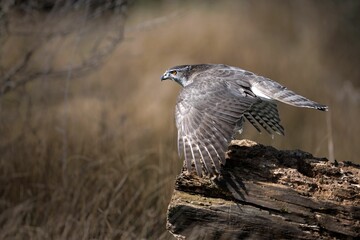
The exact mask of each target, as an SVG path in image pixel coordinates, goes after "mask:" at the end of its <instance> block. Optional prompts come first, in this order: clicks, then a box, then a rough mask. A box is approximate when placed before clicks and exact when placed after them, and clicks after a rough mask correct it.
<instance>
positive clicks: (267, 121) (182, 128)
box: [161, 64, 327, 176]
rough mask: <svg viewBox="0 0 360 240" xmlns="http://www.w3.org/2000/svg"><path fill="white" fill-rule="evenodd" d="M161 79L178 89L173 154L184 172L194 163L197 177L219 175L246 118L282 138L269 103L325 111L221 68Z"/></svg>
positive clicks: (179, 71)
mask: <svg viewBox="0 0 360 240" xmlns="http://www.w3.org/2000/svg"><path fill="white" fill-rule="evenodd" d="M166 79H171V80H174V81H176V82H177V83H179V84H180V85H181V86H182V87H183V89H182V91H181V92H180V94H179V96H178V100H177V104H176V109H175V118H176V126H177V129H178V151H179V156H181V155H182V154H183V155H184V158H185V164H186V167H187V169H188V171H191V170H192V168H193V167H192V165H193V164H194V167H195V170H196V172H197V174H198V175H199V176H202V174H203V172H205V173H206V174H210V175H215V174H218V173H220V168H221V164H223V165H224V164H225V151H226V149H227V146H228V144H229V142H230V140H231V138H232V137H233V135H234V133H235V132H236V131H242V126H243V122H244V120H245V119H246V120H248V121H249V122H250V123H251V124H252V125H253V126H254V127H255V128H256V129H257V130H258V131H261V128H263V129H265V130H266V131H267V132H268V133H269V134H273V133H277V134H280V135H283V134H284V128H283V127H282V126H281V124H280V117H279V113H278V110H277V105H276V103H275V101H274V100H277V101H280V102H283V103H286V104H290V105H293V106H297V107H307V108H314V109H318V110H322V111H327V106H325V105H322V104H319V103H316V102H314V101H311V100H309V99H307V98H305V97H302V96H300V95H298V94H296V93H294V92H293V91H291V90H288V89H287V88H286V87H284V86H282V85H280V84H279V83H277V82H275V81H272V80H270V79H268V78H265V77H261V76H257V75H255V74H254V73H251V72H248V71H245V70H243V69H240V68H236V67H231V66H227V65H223V64H198V65H182V66H176V67H173V68H170V69H169V70H167V71H166V72H165V73H164V75H163V76H162V77H161V80H166Z"/></svg>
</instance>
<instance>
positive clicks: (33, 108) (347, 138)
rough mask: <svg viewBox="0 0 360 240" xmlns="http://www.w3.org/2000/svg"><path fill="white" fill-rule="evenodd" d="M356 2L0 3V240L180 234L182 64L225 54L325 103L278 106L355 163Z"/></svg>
mask: <svg viewBox="0 0 360 240" xmlns="http://www.w3.org/2000/svg"><path fill="white" fill-rule="evenodd" d="M359 56H360V2H359V1H355V0H354V1H351V0H345V1H338V0H328V1H309V0H306V1H302V0H301V1H300V0H294V1H280V0H278V1H277V0H276V1H266V0H259V1H250V0H241V1H221V2H220V1H176V0H172V1H170V0H168V1H165V0H163V1H130V2H128V1H125V0H123V1H122V0H117V1H95V0H86V1H85V0H82V1H81V0H79V1H70V0H68V1H66V0H61V1H60V0H59V1H45V0H43V1H41V0H37V1H36V0H32V1H1V3H0V239H54V238H56V239H172V236H171V235H170V234H169V233H167V231H166V229H165V223H166V210H167V205H168V203H169V201H170V197H171V194H172V191H173V187H174V180H175V177H176V175H177V174H178V173H180V171H181V167H182V160H181V159H179V157H178V155H177V149H176V134H177V131H176V127H175V123H174V108H175V102H176V97H177V94H178V92H179V90H180V86H178V85H177V84H175V83H173V82H170V81H166V82H162V83H161V82H160V76H161V75H162V74H163V72H164V71H165V70H166V69H167V68H169V67H172V66H174V65H180V64H195V63H224V64H229V65H233V66H238V67H241V68H243V69H246V70H249V71H252V72H255V73H257V74H260V75H263V76H266V77H269V78H271V79H273V80H276V81H278V82H280V83H281V84H283V85H285V86H287V87H288V88H290V89H292V90H294V91H295V92H297V93H300V94H301V95H304V96H306V97H308V98H310V99H312V100H315V101H317V102H320V103H323V104H327V105H328V106H329V108H330V111H329V112H326V113H325V112H319V111H314V110H309V109H298V108H294V107H290V106H284V105H282V104H279V111H280V116H281V119H282V124H283V126H284V127H285V136H275V137H274V138H272V137H271V136H269V135H267V134H266V133H262V134H258V133H257V132H256V130H255V129H254V128H253V127H252V126H251V125H249V124H247V125H245V129H244V133H243V136H242V137H243V138H248V139H251V140H254V141H257V142H259V143H262V144H266V145H272V146H274V147H276V148H279V149H302V150H304V151H308V152H310V153H312V154H313V155H315V156H318V157H327V158H330V159H331V158H335V159H337V160H339V161H353V162H357V163H360V159H359V157H358V156H359V155H360V148H359V146H360V138H359V136H360V126H359V123H358V122H359V119H360V67H359V66H360V57H359Z"/></svg>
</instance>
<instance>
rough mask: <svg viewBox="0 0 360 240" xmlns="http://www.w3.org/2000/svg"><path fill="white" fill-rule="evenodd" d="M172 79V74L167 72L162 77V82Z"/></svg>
mask: <svg viewBox="0 0 360 240" xmlns="http://www.w3.org/2000/svg"><path fill="white" fill-rule="evenodd" d="M169 78H170V74H169V73H168V72H165V73H164V74H163V75H162V76H161V81H164V80H166V79H169Z"/></svg>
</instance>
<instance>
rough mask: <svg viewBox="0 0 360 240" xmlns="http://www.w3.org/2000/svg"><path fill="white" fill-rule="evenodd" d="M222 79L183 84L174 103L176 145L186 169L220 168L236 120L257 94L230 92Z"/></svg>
mask: <svg viewBox="0 0 360 240" xmlns="http://www.w3.org/2000/svg"><path fill="white" fill-rule="evenodd" d="M228 87H229V86H228V85H227V84H224V82H223V81H215V82H214V81H212V82H209V81H208V80H206V81H197V82H196V84H195V83H194V84H193V85H189V86H187V87H185V88H183V90H182V92H181V93H180V95H179V98H178V102H177V105H176V124H177V127H178V149H179V151H181V150H182V151H183V152H184V155H185V163H186V167H187V169H188V171H191V170H192V169H193V166H192V165H194V168H195V170H196V172H197V174H198V175H199V176H201V175H202V173H203V172H205V173H206V174H208V173H209V174H214V173H215V172H217V173H219V172H220V167H221V164H225V151H226V149H227V146H228V143H229V141H230V140H231V138H232V136H233V133H234V129H235V127H236V123H237V122H238V121H239V120H240V119H242V117H243V115H244V113H245V112H246V111H247V110H248V109H250V107H251V105H252V104H253V103H255V102H256V101H257V98H255V97H253V98H248V97H246V96H243V97H239V96H238V95H234V92H233V91H232V90H229V88H228Z"/></svg>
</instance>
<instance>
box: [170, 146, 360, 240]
mask: <svg viewBox="0 0 360 240" xmlns="http://www.w3.org/2000/svg"><path fill="white" fill-rule="evenodd" d="M228 157H229V159H228V160H227V163H226V166H224V169H223V173H222V177H221V178H216V179H215V178H213V179H210V178H206V177H205V178H204V177H203V178H199V177H198V176H196V174H195V173H192V174H189V173H187V172H186V171H185V169H184V170H183V172H182V173H181V174H180V175H179V176H178V178H177V180H176V184H175V190H174V193H173V196H172V199H171V202H170V204H169V208H168V222H167V228H168V230H169V231H170V232H171V233H172V234H173V235H174V236H175V237H177V238H179V239H185V238H186V239H355V238H358V239H360V166H359V165H356V164H353V163H350V162H339V163H337V162H335V163H330V162H329V161H328V160H327V159H325V158H316V157H313V156H312V155H311V154H309V153H306V152H303V151H300V150H295V151H279V150H277V149H275V148H273V147H269V146H263V145H259V144H256V143H254V142H251V141H249V140H241V141H233V142H232V145H231V146H230V147H229V151H228Z"/></svg>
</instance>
